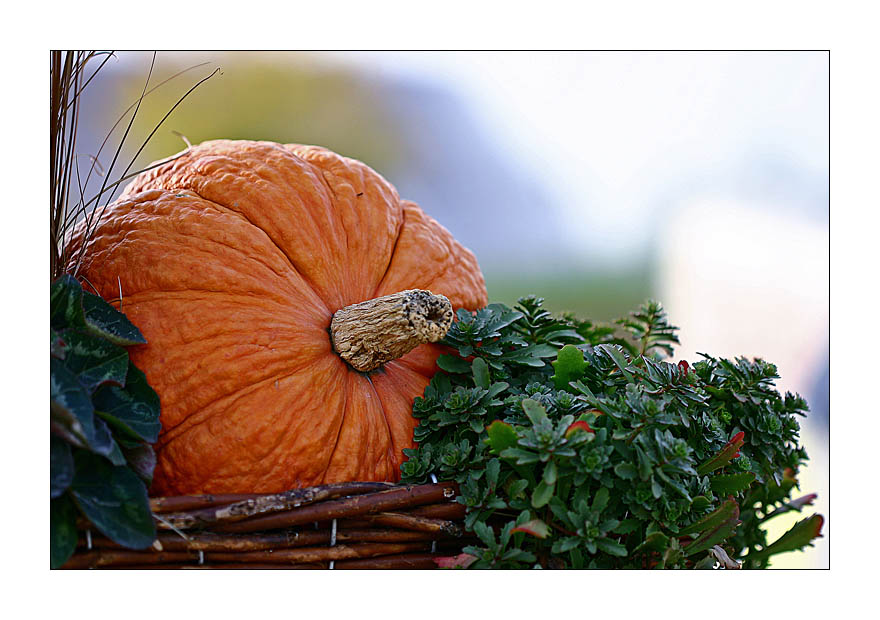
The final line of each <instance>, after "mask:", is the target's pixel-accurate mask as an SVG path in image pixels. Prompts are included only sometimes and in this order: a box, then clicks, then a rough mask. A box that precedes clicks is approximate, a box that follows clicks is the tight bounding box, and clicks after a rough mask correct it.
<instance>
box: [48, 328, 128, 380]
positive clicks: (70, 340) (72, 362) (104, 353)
mask: <svg viewBox="0 0 880 620" xmlns="http://www.w3.org/2000/svg"><path fill="white" fill-rule="evenodd" d="M60 335H61V337H62V338H63V339H64V342H65V343H66V344H67V348H66V349H65V352H64V365H65V366H66V367H67V368H68V369H69V370H70V371H71V372H72V373H74V374H75V375H76V376H77V379H78V380H79V382H80V383H82V385H83V386H84V387H85V388H86V389H87V390H88V391H89V392H93V391H94V390H95V388H97V387H98V386H99V385H102V384H104V383H114V384H116V385H119V386H123V385H125V375H126V373H127V372H128V351H126V350H125V349H123V348H122V347H120V346H117V345H115V344H113V343H111V342H108V341H107V340H102V339H98V338H94V337H93V336H91V335H89V334H87V333H85V332H81V331H78V330H75V329H65V330H63V331H62V332H61V333H60Z"/></svg>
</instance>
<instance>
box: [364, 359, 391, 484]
mask: <svg viewBox="0 0 880 620" xmlns="http://www.w3.org/2000/svg"><path fill="white" fill-rule="evenodd" d="M366 377H367V381H368V382H369V384H370V389H371V390H373V394H375V395H376V400H378V401H379V409H380V410H381V411H382V419H383V420H384V421H385V430H386V431H388V443H389V444H391V449H390V454H388V453H386V459H388V460H389V461H390V464H391V471H396V469H397V468H396V467H395V465H396V462H397V459H396V458H395V455H396V454H397V446H396V445H395V444H394V433H392V432H391V424H390V423H389V422H388V414H387V413H386V408H385V403H384V402H383V401H382V396H381V395H380V394H379V391H378V390H377V389H376V386H375V385H373V380H372V379H371V378H370V375H369V373H367V375H366Z"/></svg>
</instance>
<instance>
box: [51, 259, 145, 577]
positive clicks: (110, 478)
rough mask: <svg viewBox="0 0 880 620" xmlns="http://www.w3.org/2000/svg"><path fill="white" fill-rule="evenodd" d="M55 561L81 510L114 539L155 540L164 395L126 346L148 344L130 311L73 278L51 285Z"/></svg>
mask: <svg viewBox="0 0 880 620" xmlns="http://www.w3.org/2000/svg"><path fill="white" fill-rule="evenodd" d="M50 315H51V358H50V386H51V388H50V389H51V433H50V440H49V441H50V451H51V452H50V453H51V457H50V458H51V460H50V475H51V494H50V497H51V500H50V507H51V512H50V515H51V516H50V527H51V545H50V548H51V566H52V568H57V567H59V566H61V565H62V564H64V562H66V561H67V559H68V558H69V557H70V555H71V553H73V550H74V548H75V547H76V544H77V530H76V521H77V518H78V517H79V516H80V514H82V516H84V517H85V518H86V519H87V520H88V521H89V522H90V523H91V524H92V525H94V527H96V528H97V529H98V530H100V531H101V532H102V533H103V534H105V535H106V536H107V537H108V538H110V539H111V540H113V541H115V542H117V543H119V544H121V545H123V546H126V547H129V548H133V549H144V548H146V547H149V546H150V545H151V544H152V543H153V541H154V540H155V538H156V529H155V525H154V524H153V517H152V514H151V512H150V504H149V500H148V498H147V486H148V485H149V484H150V482H151V480H152V476H153V469H154V468H155V465H156V456H155V453H154V452H153V448H152V447H151V445H150V444H151V443H152V442H155V441H156V439H157V438H158V435H159V430H160V423H159V397H158V396H157V394H156V392H154V391H153V389H152V388H151V387H150V386H149V384H148V383H147V380H146V377H145V376H144V373H142V372H141V371H140V370H138V369H137V367H135V366H134V364H132V363H131V361H130V360H129V356H128V351H126V349H125V347H126V346H130V345H135V344H141V343H144V342H145V340H144V338H143V336H142V335H141V333H140V331H139V330H138V329H137V328H136V327H135V326H134V325H132V324H131V323H130V322H129V321H128V319H127V318H126V317H125V315H124V314H122V313H121V312H119V311H118V310H116V309H115V308H114V307H113V306H111V305H110V304H108V303H107V302H106V301H104V300H103V299H101V298H100V297H98V296H97V295H93V294H91V293H89V292H87V291H83V289H82V287H81V286H80V284H79V283H78V282H77V281H76V280H75V279H74V278H72V277H71V276H69V275H65V276H62V277H60V278H58V279H57V280H56V281H55V282H54V283H53V284H52V288H51V299H50Z"/></svg>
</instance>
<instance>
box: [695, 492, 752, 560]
mask: <svg viewBox="0 0 880 620" xmlns="http://www.w3.org/2000/svg"><path fill="white" fill-rule="evenodd" d="M731 504H732V506H731ZM716 513H718V516H719V517H720V519H721V520H720V521H716V522H714V523H713V524H712V526H711V527H709V528H708V529H705V530H703V532H702V533H701V534H700V535H699V536H697V538H696V539H694V540H692V541H691V542H690V543H688V545H687V547H685V549H684V553H685V555H688V556H691V555H693V554H695V553H699V552H701V551H706V550H707V549H710V548H712V547H713V546H715V545H717V544H720V543H721V542H723V541H725V540H727V539H728V538H729V537H730V536H731V535H733V532H734V531H735V530H736V527H737V526H738V525H739V524H740V520H739V505H737V503H736V502H734V501H733V500H732V499H728V500H727V501H726V502H724V504H722V505H721V508H719V509H718V510H717V511H715V512H714V513H712V514H713V515H715V514H716ZM710 516H712V515H710Z"/></svg>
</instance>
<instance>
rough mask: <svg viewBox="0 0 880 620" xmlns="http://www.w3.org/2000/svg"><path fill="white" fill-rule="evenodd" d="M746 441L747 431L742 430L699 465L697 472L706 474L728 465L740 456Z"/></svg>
mask: <svg viewBox="0 0 880 620" xmlns="http://www.w3.org/2000/svg"><path fill="white" fill-rule="evenodd" d="M744 443H745V433H743V432H742V431H740V432H739V433H737V434H736V435H735V436H734V437H733V438H732V439H731V440H730V441H728V442H727V443H726V444H725V445H724V447H723V448H721V450H719V451H718V453H717V454H716V455H715V456H713V457H712V458H710V459H709V460H707V461H706V462H704V463H702V464H701V465H700V466H699V467H697V473H698V474H699V475H701V476H704V475H706V474H708V473H711V472H713V471H715V470H716V469H719V468H721V467H724V466H725V465H727V464H728V463H729V462H730V461H731V459H735V458H736V457H738V456H739V449H740V448H742V447H743V444H744Z"/></svg>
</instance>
